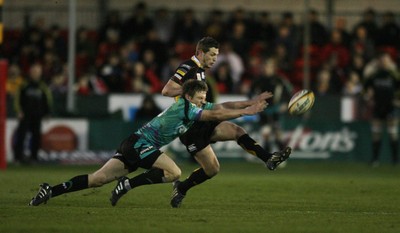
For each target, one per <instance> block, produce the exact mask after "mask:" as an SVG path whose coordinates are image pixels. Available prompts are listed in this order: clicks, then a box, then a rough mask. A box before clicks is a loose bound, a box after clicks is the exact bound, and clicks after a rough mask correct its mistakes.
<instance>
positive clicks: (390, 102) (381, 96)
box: [364, 53, 400, 166]
mask: <svg viewBox="0 0 400 233" xmlns="http://www.w3.org/2000/svg"><path fill="white" fill-rule="evenodd" d="M377 59H378V62H377V68H376V70H375V72H373V73H372V74H371V76H369V77H367V79H366V81H365V86H364V88H365V90H366V97H367V101H368V102H369V103H371V104H372V106H373V107H372V111H373V113H372V114H373V116H372V118H373V119H372V127H371V130H372V159H371V165H372V166H377V165H378V164H379V161H378V157H379V151H380V148H381V144H382V133H383V128H384V127H385V126H386V127H387V132H388V133H389V137H390V147H391V150H392V162H393V164H397V163H398V156H397V153H398V147H397V144H398V119H397V118H398V116H396V112H395V102H396V101H397V102H398V101H399V100H398V97H399V96H398V94H399V93H398V90H399V87H400V78H399V74H398V71H397V69H396V67H395V66H394V62H393V61H392V59H391V57H390V56H389V55H388V54H387V53H381V54H379V55H378V58H377Z"/></svg>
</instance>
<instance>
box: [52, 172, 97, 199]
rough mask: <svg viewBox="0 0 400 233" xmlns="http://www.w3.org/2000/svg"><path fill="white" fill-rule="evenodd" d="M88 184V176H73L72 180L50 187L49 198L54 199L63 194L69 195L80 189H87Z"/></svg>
mask: <svg viewBox="0 0 400 233" xmlns="http://www.w3.org/2000/svg"><path fill="white" fill-rule="evenodd" d="M88 183H89V179H88V175H80V176H75V177H74V178H72V179H71V180H69V181H67V182H64V183H62V184H58V185H56V186H54V187H52V189H51V193H52V194H51V196H52V197H55V196H58V195H61V194H64V193H70V192H75V191H79V190H82V189H87V188H88V187H89V185H88Z"/></svg>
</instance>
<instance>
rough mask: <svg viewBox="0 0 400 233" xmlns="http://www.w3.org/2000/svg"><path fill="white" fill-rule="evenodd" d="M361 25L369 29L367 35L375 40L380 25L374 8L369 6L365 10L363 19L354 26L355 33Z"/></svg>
mask: <svg viewBox="0 0 400 233" xmlns="http://www.w3.org/2000/svg"><path fill="white" fill-rule="evenodd" d="M360 26H361V27H364V28H365V29H366V30H367V37H368V38H369V39H371V40H372V41H374V42H375V39H376V35H377V32H378V25H377V24H376V13H375V11H374V10H373V9H371V8H369V9H367V10H365V11H364V13H363V16H362V20H361V21H360V22H359V23H357V24H356V26H355V27H354V30H353V34H355V31H356V29H357V28H359V27H360Z"/></svg>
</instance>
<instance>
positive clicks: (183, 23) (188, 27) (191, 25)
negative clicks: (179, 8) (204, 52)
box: [174, 8, 202, 44]
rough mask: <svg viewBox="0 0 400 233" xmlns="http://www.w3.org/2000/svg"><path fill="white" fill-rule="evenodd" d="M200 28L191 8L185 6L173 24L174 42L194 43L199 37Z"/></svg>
mask: <svg viewBox="0 0 400 233" xmlns="http://www.w3.org/2000/svg"><path fill="white" fill-rule="evenodd" d="M201 28H202V25H201V24H200V22H199V21H198V20H197V19H196V17H195V13H194V11H193V9H191V8H187V9H185V10H184V12H183V14H182V15H181V16H178V19H177V20H176V21H175V24H174V42H175V43H179V42H180V43H189V44H193V43H196V42H197V40H199V39H200V37H201V31H200V30H199V29H201Z"/></svg>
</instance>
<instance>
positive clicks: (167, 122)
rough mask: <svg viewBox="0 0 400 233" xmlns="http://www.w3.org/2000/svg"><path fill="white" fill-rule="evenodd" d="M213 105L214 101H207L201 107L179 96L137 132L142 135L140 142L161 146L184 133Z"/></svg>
mask: <svg viewBox="0 0 400 233" xmlns="http://www.w3.org/2000/svg"><path fill="white" fill-rule="evenodd" d="M213 107H214V104H213V103H209V102H207V103H206V104H204V105H203V107H202V108H199V107H197V106H196V105H194V104H192V103H190V102H189V101H188V100H186V99H185V98H179V99H178V101H177V102H175V103H174V104H172V105H171V106H170V107H169V108H167V109H166V110H164V111H163V112H162V113H160V114H159V115H158V116H157V117H155V118H153V120H151V121H150V122H148V123H147V124H146V125H144V126H143V127H141V128H140V129H138V130H137V131H136V132H135V134H136V135H138V136H140V139H139V141H138V142H140V143H141V144H142V145H143V144H146V145H148V146H149V147H150V146H154V147H156V148H160V147H162V146H164V145H166V144H168V143H170V142H172V141H173V140H174V139H175V138H177V137H179V136H180V135H182V134H184V133H185V132H186V131H187V130H188V129H189V128H190V126H192V125H193V123H194V122H195V121H197V120H199V118H200V115H201V112H202V111H203V109H205V110H210V109H212V108H213Z"/></svg>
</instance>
